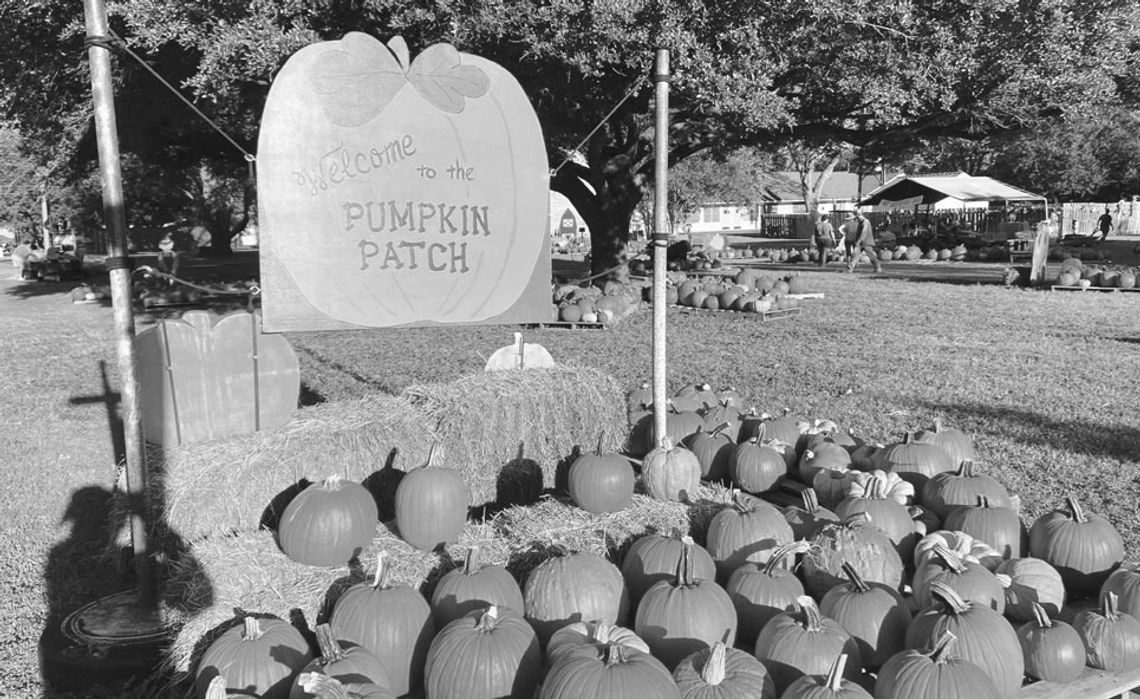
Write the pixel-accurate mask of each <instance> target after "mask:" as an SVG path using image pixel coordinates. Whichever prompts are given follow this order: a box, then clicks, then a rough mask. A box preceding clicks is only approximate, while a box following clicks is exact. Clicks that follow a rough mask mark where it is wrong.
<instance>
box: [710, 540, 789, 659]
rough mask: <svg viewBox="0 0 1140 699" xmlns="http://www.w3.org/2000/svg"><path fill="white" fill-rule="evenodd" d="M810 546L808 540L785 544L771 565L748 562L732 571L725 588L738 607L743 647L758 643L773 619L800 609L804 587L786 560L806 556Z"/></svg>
mask: <svg viewBox="0 0 1140 699" xmlns="http://www.w3.org/2000/svg"><path fill="white" fill-rule="evenodd" d="M808 546H809V544H808V543H807V542H806V541H796V542H794V543H791V544H784V545H783V546H779V547H777V548H776V550H775V551H773V552H772V556H771V558H769V559H768V562H767V563H765V564H763V565H761V566H758V565H756V564H755V563H745V564H744V565H742V566H740V567H739V568H737V569H736V570H734V571H732V575H730V576H729V578H728V583H727V584H726V585H725V587H724V589H725V591H726V592H727V593H728V596H729V599H731V600H732V606H733V607H735V608H736V618H737V620H738V622H739V626H738V627H737V632H736V636H737V639H738V640H739V642H740V644H741V645H742V646H743V647H751V646H752V645H753V644H755V643H756V636H758V635H759V634H760V630H761V629H763V628H764V625H765V624H767V623H768V622H769V621H771V620H772V617H774V616H776V615H777V614H782V613H783V612H794V611H795V610H796V609H798V608H799V607H798V604H797V602H796V600H797V599H799V598H800V597H801V596H803V594H804V586H803V583H801V582H800V580H799V578H797V577H796V576H795V574H794V573H792V572H791V570H790V568H791V567H792V566H790V565H789V564H788V561H787V560H786V559H789V558H794V556H795V555H796V554H799V553H804V552H805V551H807V550H808Z"/></svg>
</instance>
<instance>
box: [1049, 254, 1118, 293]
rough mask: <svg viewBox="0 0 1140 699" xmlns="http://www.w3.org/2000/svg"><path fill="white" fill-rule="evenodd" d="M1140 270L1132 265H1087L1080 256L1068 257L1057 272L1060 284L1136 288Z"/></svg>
mask: <svg viewBox="0 0 1140 699" xmlns="http://www.w3.org/2000/svg"><path fill="white" fill-rule="evenodd" d="M1137 273H1138V271H1137V270H1136V269H1134V268H1132V267H1102V266H1099V265H1086V264H1085V263H1084V262H1081V260H1080V259H1079V258H1076V257H1068V258H1065V259H1064V260H1063V261H1062V262H1061V269H1060V270H1059V271H1058V273H1057V284H1058V285H1059V286H1082V287H1090V286H1100V287H1108V288H1113V289H1135V288H1136V276H1137Z"/></svg>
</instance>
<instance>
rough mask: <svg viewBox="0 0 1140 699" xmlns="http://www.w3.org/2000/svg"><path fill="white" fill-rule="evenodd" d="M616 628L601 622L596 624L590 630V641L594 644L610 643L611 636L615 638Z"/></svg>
mask: <svg viewBox="0 0 1140 699" xmlns="http://www.w3.org/2000/svg"><path fill="white" fill-rule="evenodd" d="M613 631H614V627H613V626H612V625H610V624H608V623H606V622H604V621H599V622H597V623H596V624H594V626H593V628H592V629H591V630H590V640H592V641H593V642H594V643H609V642H610V636H613Z"/></svg>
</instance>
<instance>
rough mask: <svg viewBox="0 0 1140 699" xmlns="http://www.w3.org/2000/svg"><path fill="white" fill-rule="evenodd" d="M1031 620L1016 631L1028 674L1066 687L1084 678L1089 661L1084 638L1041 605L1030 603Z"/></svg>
mask: <svg viewBox="0 0 1140 699" xmlns="http://www.w3.org/2000/svg"><path fill="white" fill-rule="evenodd" d="M1030 610H1031V611H1032V617H1033V618H1032V619H1031V620H1029V621H1027V622H1025V623H1024V624H1022V625H1021V627H1020V628H1018V629H1017V640H1018V642H1019V643H1020V644H1021V651H1022V654H1023V655H1024V656H1025V674H1026V675H1028V676H1029V677H1035V678H1037V679H1039V680H1045V681H1048V682H1059V683H1061V684H1065V683H1068V682H1072V681H1073V680H1075V679H1077V678H1078V677H1080V676H1081V673H1082V672H1084V670H1085V663H1086V662H1087V661H1088V659H1087V656H1086V655H1085V644H1084V641H1083V640H1082V639H1081V635H1080V634H1079V633H1077V630H1076V629H1074V628H1073V627H1072V626H1069V625H1068V624H1066V623H1065V622H1063V621H1053V620H1051V619H1050V618H1049V614H1048V612H1046V611H1045V608H1044V607H1042V606H1041V605H1040V604H1037V603H1036V602H1033V603H1031V604H1030Z"/></svg>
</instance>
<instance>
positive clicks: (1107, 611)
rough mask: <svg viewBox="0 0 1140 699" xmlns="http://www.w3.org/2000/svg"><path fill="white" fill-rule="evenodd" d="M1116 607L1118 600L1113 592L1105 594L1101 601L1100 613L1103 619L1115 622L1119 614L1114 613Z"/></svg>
mask: <svg viewBox="0 0 1140 699" xmlns="http://www.w3.org/2000/svg"><path fill="white" fill-rule="evenodd" d="M1117 605H1118V598H1117V596H1116V593H1115V592H1105V593H1104V599H1103V600H1101V613H1102V614H1104V618H1105V619H1108V620H1109V621H1116V619H1117V617H1119V616H1120V614H1119V613H1118V612H1117V611H1116V610H1117Z"/></svg>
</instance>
